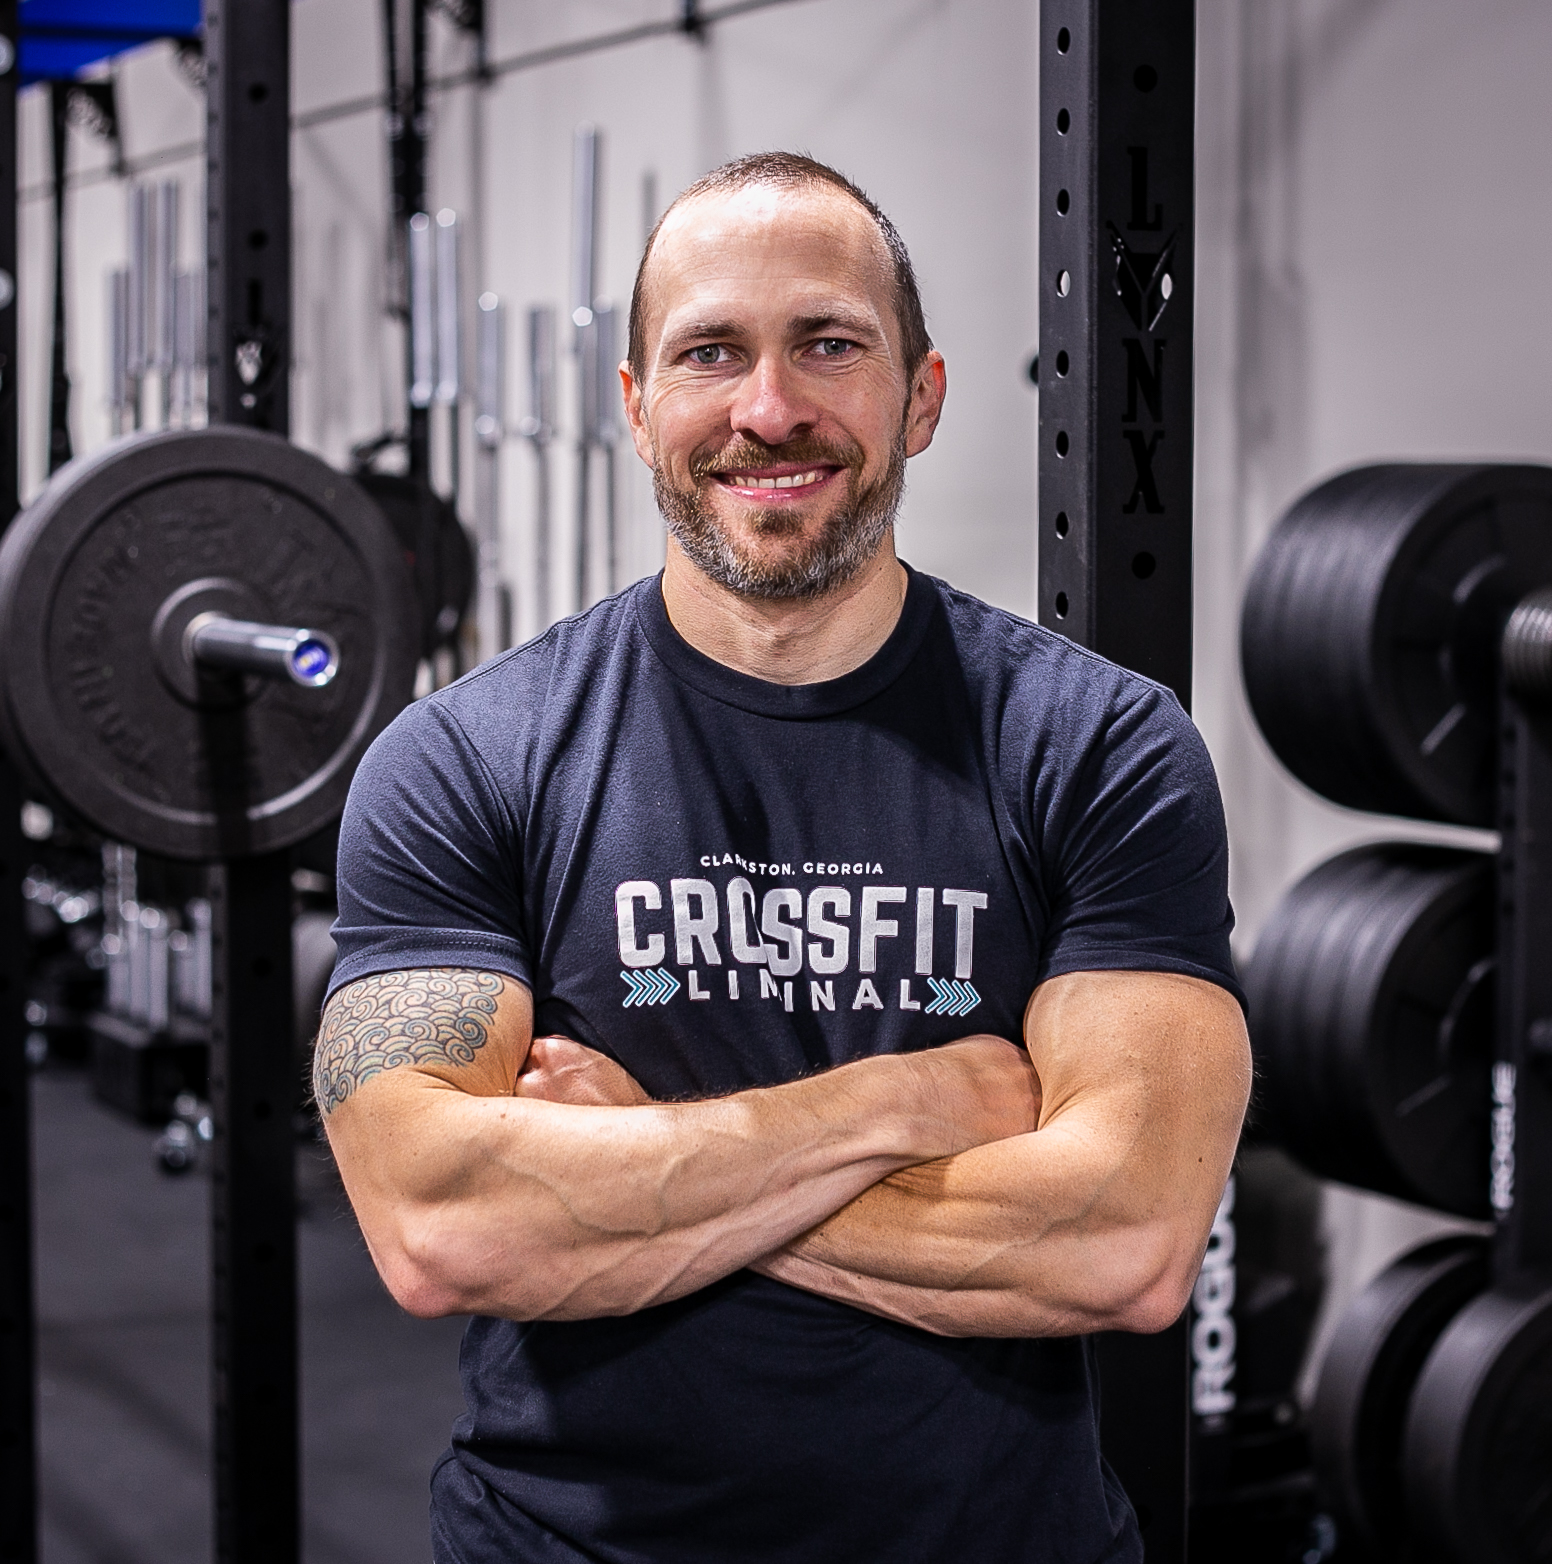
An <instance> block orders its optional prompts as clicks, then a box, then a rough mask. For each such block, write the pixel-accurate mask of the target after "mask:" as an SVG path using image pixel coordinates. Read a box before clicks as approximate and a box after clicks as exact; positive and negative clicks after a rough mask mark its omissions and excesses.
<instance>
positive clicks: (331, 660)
mask: <svg viewBox="0 0 1552 1564" xmlns="http://www.w3.org/2000/svg"><path fill="white" fill-rule="evenodd" d="M183 651H184V655H185V656H186V657H187V658H188V659H189V661H190V662H191V663H193V664H194V665H195V666H196V667H198V668H203V669H211V670H216V669H219V670H220V671H222V672H225V673H249V674H257V675H258V676H259V677H260V678H265V679H284V680H288V681H289V682H290V683H292V684H300V685H302V686H303V687H304V688H308V689H319V688H321V687H322V686H323V685H325V684H328V683H330V682H332V680H333V678H334V675H335V674H336V673H338V672H339V646H338V645H337V644H336V642H335V640H334V637H333V636H331V635H326V634H325V633H324V632H323V631H322V630H305V629H293V628H291V627H289V626H286V625H263V624H254V623H252V622H251V621H249V620H246V619H228V618H227V617H226V616H225V615H224V614H196V615H195V616H194V618H193V619H191V620H190V621H189V625H188V628H187V629H186V630H185V631H184V632H183Z"/></svg>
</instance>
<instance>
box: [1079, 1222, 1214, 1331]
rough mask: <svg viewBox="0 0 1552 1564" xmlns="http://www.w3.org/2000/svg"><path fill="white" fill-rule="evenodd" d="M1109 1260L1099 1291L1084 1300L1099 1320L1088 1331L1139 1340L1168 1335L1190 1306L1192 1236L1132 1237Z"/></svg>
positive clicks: (1194, 1255) (1194, 1250)
mask: <svg viewBox="0 0 1552 1564" xmlns="http://www.w3.org/2000/svg"><path fill="white" fill-rule="evenodd" d="M1114 1258H1115V1263H1114V1264H1113V1265H1112V1266H1109V1267H1106V1268H1105V1281H1104V1285H1103V1286H1101V1287H1099V1288H1097V1289H1096V1294H1097V1295H1096V1296H1095V1297H1093V1298H1091V1299H1090V1300H1089V1301H1090V1307H1091V1308H1092V1309H1093V1311H1094V1313H1095V1315H1096V1316H1097V1320H1098V1323H1096V1324H1095V1325H1093V1326H1092V1327H1090V1328H1091V1329H1095V1330H1116V1331H1127V1332H1130V1333H1132V1334H1135V1335H1139V1336H1152V1335H1156V1334H1157V1333H1158V1332H1159V1331H1163V1330H1168V1329H1169V1327H1170V1326H1171V1325H1173V1324H1174V1323H1175V1321H1176V1320H1178V1319H1179V1318H1180V1316H1181V1314H1182V1313H1184V1312H1185V1307H1186V1305H1187V1304H1188V1303H1189V1302H1190V1301H1191V1289H1192V1286H1193V1285H1194V1283H1195V1280H1196V1276H1195V1268H1196V1263H1197V1258H1198V1256H1197V1246H1196V1244H1195V1241H1194V1236H1191V1235H1180V1234H1176V1233H1174V1232H1150V1233H1144V1234H1139V1233H1137V1232H1131V1233H1128V1234H1127V1235H1126V1236H1125V1241H1124V1243H1123V1244H1122V1245H1121V1246H1120V1247H1119V1248H1118V1251H1117V1253H1116V1255H1115V1257H1114Z"/></svg>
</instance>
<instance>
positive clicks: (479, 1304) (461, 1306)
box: [367, 1207, 511, 1320]
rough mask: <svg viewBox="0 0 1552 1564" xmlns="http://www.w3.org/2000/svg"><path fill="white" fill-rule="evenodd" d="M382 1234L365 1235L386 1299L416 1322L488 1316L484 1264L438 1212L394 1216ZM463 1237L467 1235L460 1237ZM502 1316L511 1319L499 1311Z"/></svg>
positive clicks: (490, 1299)
mask: <svg viewBox="0 0 1552 1564" xmlns="http://www.w3.org/2000/svg"><path fill="white" fill-rule="evenodd" d="M395 1218H396V1219H395V1220H394V1221H393V1222H392V1224H391V1225H390V1228H389V1230H388V1231H387V1232H383V1231H382V1230H381V1229H379V1230H378V1231H377V1232H375V1233H368V1235H367V1247H368V1249H369V1250H370V1251H371V1254H372V1259H373V1261H374V1263H375V1264H376V1266H377V1274H378V1275H379V1276H380V1277H381V1278H382V1282H383V1286H384V1287H386V1288H387V1289H388V1294H389V1296H390V1297H391V1298H392V1299H393V1301H394V1302H395V1303H396V1304H398V1306H399V1307H400V1308H401V1309H403V1310H404V1312H405V1313H406V1314H410V1315H413V1316H414V1317H415V1318H416V1319H419V1320H436V1319H443V1318H445V1317H446V1316H448V1315H451V1314H487V1313H490V1312H492V1309H493V1307H494V1305H495V1302H496V1300H495V1297H494V1293H493V1287H492V1281H493V1276H492V1274H491V1273H492V1272H493V1270H495V1269H497V1268H496V1267H494V1266H493V1265H491V1264H490V1263H489V1257H488V1256H487V1263H486V1264H484V1265H480V1264H479V1263H477V1259H476V1252H475V1250H474V1249H473V1248H472V1247H471V1245H470V1244H469V1243H467V1242H465V1241H460V1235H459V1233H458V1231H457V1226H458V1224H457V1223H456V1221H455V1220H453V1219H452V1216H451V1214H450V1213H447V1212H444V1211H442V1210H441V1209H439V1208H435V1207H433V1208H431V1209H427V1210H417V1211H415V1212H413V1213H409V1212H397V1213H395ZM464 1236H467V1235H464ZM501 1312H503V1313H510V1312H511V1310H510V1309H509V1308H503V1309H502V1310H501Z"/></svg>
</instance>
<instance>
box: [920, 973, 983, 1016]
mask: <svg viewBox="0 0 1552 1564" xmlns="http://www.w3.org/2000/svg"><path fill="white" fill-rule="evenodd" d="M927 987H928V988H930V989H931V990H932V998H931V1000H929V1001H928V1004H927V1009H926V1011H925V1013H926V1014H927V1015H930V1016H962V1015H968V1014H969V1013H970V1012H971V1011H972V1010H974V1009H975V1007H976V1006H977V1005H978V1004H980V1002H981V996H980V995H979V994H978V993H977V992H976V991H975V987H974V985H973V984H970V983H965V982H962V981H961V980H960V979H958V978H933V977H930V978H928V979H927Z"/></svg>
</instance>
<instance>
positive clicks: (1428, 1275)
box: [1310, 1238, 1489, 1555]
mask: <svg viewBox="0 0 1552 1564" xmlns="http://www.w3.org/2000/svg"><path fill="white" fill-rule="evenodd" d="M1488 1275H1489V1252H1488V1245H1487V1242H1486V1240H1484V1239H1480V1238H1443V1239H1438V1240H1436V1241H1435V1242H1433V1243H1429V1244H1424V1245H1423V1246H1422V1248H1420V1249H1414V1250H1413V1251H1412V1252H1411V1253H1410V1254H1407V1255H1403V1256H1402V1258H1401V1259H1399V1260H1397V1261H1396V1262H1395V1263H1394V1264H1392V1265H1391V1266H1389V1267H1388V1268H1387V1269H1386V1270H1384V1271H1381V1272H1380V1274H1379V1275H1378V1276H1376V1277H1375V1278H1374V1280H1373V1281H1372V1282H1370V1283H1369V1285H1368V1286H1367V1287H1366V1288H1364V1290H1363V1291H1362V1292H1361V1293H1359V1294H1358V1296H1357V1297H1356V1298H1355V1299H1353V1301H1352V1303H1350V1304H1349V1305H1348V1307H1347V1311H1346V1313H1344V1314H1343V1316H1342V1318H1341V1320H1340V1321H1339V1322H1338V1323H1337V1327H1336V1330H1335V1332H1334V1333H1333V1334H1332V1337H1331V1340H1330V1343H1329V1344H1328V1345H1327V1347H1326V1351H1325V1355H1324V1357H1322V1358H1321V1360H1320V1376H1319V1379H1318V1381H1317V1383H1316V1387H1315V1399H1314V1401H1313V1403H1312V1404H1311V1407H1310V1444H1311V1448H1312V1450H1313V1452H1314V1457H1315V1468H1316V1471H1317V1472H1318V1473H1319V1477H1320V1485H1321V1492H1322V1494H1323V1496H1324V1500H1325V1502H1326V1504H1327V1505H1328V1506H1329V1507H1330V1509H1331V1511H1332V1513H1333V1514H1335V1516H1336V1517H1337V1520H1338V1522H1339V1524H1340V1525H1341V1527H1342V1528H1343V1535H1344V1536H1346V1535H1347V1534H1348V1533H1355V1534H1356V1535H1357V1536H1358V1537H1359V1538H1361V1539H1362V1540H1363V1541H1365V1542H1367V1543H1368V1544H1369V1545H1370V1546H1371V1547H1375V1548H1378V1549H1381V1550H1384V1551H1385V1553H1386V1554H1387V1555H1388V1553H1389V1551H1390V1550H1393V1549H1394V1547H1395V1542H1396V1539H1397V1538H1398V1537H1400V1536H1401V1535H1402V1534H1403V1532H1404V1530H1405V1523H1406V1500H1405V1496H1404V1489H1403V1482H1402V1472H1401V1441H1402V1430H1403V1428H1404V1427H1405V1424H1406V1415H1407V1408H1408V1406H1409V1405H1410V1403H1411V1398H1412V1389H1413V1386H1414V1385H1415V1384H1416V1383H1417V1377H1418V1375H1419V1374H1420V1373H1421V1372H1422V1368H1423V1364H1424V1362H1425V1361H1426V1360H1427V1357H1428V1354H1429V1352H1430V1351H1431V1350H1432V1348H1433V1344H1434V1343H1435V1342H1436V1341H1437V1340H1438V1339H1439V1335H1440V1333H1441V1332H1442V1331H1443V1330H1444V1328H1445V1327H1446V1326H1447V1325H1448V1324H1449V1322H1450V1320H1451V1319H1453V1318H1454V1316H1455V1315H1456V1314H1457V1313H1458V1312H1459V1310H1460V1309H1461V1308H1462V1307H1463V1306H1464V1305H1465V1304H1466V1303H1467V1302H1468V1301H1469V1300H1470V1299H1472V1298H1474V1297H1475V1296H1476V1295H1477V1294H1478V1293H1479V1292H1481V1291H1482V1289H1483V1288H1484V1287H1486V1286H1487V1283H1488Z"/></svg>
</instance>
